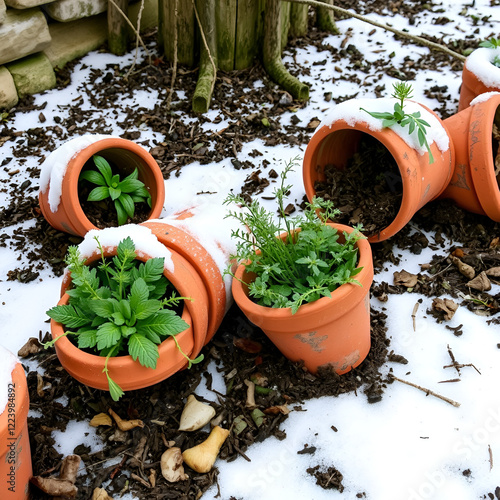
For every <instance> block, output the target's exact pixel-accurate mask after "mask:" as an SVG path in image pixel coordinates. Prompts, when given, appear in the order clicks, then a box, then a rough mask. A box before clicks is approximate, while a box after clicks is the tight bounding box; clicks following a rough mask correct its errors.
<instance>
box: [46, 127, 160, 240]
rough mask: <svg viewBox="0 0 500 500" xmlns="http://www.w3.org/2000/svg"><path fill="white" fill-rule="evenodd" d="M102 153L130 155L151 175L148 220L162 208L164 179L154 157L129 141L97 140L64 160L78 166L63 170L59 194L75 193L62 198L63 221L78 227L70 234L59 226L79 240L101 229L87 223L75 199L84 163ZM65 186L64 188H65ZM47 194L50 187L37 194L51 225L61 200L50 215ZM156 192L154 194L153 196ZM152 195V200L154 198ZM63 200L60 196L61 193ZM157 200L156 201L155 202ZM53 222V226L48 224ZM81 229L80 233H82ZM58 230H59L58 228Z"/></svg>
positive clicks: (63, 224)
mask: <svg viewBox="0 0 500 500" xmlns="http://www.w3.org/2000/svg"><path fill="white" fill-rule="evenodd" d="M105 150H123V151H125V152H128V153H129V154H131V155H133V156H135V157H136V158H137V161H138V163H142V164H143V165H144V166H145V170H146V171H149V172H150V175H151V176H152V178H153V179H154V182H153V183H148V184H146V187H149V188H150V189H148V191H150V192H151V195H152V207H151V211H150V212H149V215H148V219H147V220H149V219H154V218H156V217H159V216H160V214H161V212H162V210H163V204H164V200H165V181H164V178H163V174H162V172H161V169H160V167H159V166H158V163H157V162H156V160H155V159H154V158H153V156H152V155H151V154H150V153H149V152H148V151H147V150H146V149H145V148H143V147H142V146H140V145H139V144H136V143H135V142H133V141H130V140H128V139H123V138H121V137H115V136H109V137H104V138H98V139H96V140H95V142H93V143H91V144H89V145H88V146H86V147H85V148H83V149H81V150H79V151H77V152H76V153H75V154H74V155H73V156H72V157H71V158H68V159H67V163H68V164H69V163H70V162H75V161H76V162H77V166H76V167H75V168H71V169H66V172H65V174H64V177H63V186H62V190H63V192H64V190H66V189H68V190H69V191H70V192H74V193H76V196H74V197H73V196H67V197H66V198H65V202H64V203H65V204H66V205H67V206H66V211H67V214H66V217H69V218H70V219H73V218H74V219H75V220H76V221H77V222H78V224H77V226H78V227H77V229H76V230H73V229H72V228H70V227H67V222H66V221H64V223H60V224H61V225H62V228H63V229H62V230H64V231H66V232H69V233H71V234H77V235H79V236H84V234H85V232H88V231H90V230H92V229H100V228H98V227H96V226H95V225H94V224H92V222H90V220H89V219H88V218H87V215H86V214H85V212H84V211H83V210H82V207H81V206H80V201H79V197H78V178H79V176H80V172H81V171H82V169H83V167H84V166H85V163H86V162H87V161H88V160H89V159H90V158H91V157H92V156H93V155H94V154H99V153H102V152H103V151H105ZM65 183H66V186H65V185H64V184H65ZM153 185H154V186H155V189H151V187H152V186H153ZM49 190H50V183H49V184H48V186H47V189H46V191H45V192H44V193H42V191H40V192H39V195H38V198H39V203H40V206H41V208H43V210H42V212H47V216H46V218H47V220H48V221H49V223H50V224H51V225H52V222H54V221H53V220H52V219H54V220H57V218H56V217H55V215H56V214H57V213H58V212H59V210H60V209H61V205H62V204H63V201H62V199H61V200H60V201H59V207H58V210H57V211H56V212H52V210H51V208H50V206H49V203H48V200H47V197H48V193H49ZM155 191H156V194H155ZM154 194H155V197H154V196H153V195H154ZM61 198H62V193H61ZM155 198H156V199H155ZM51 221H52V222H51ZM82 228H83V230H82ZM59 229H61V228H59Z"/></svg>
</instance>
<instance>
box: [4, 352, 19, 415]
mask: <svg viewBox="0 0 500 500" xmlns="http://www.w3.org/2000/svg"><path fill="white" fill-rule="evenodd" d="M17 363H19V360H18V359H17V357H16V356H14V354H12V353H11V352H10V351H9V350H7V349H5V347H3V346H1V345H0V415H1V414H2V413H3V412H4V411H5V408H6V407H7V403H8V398H9V391H8V389H9V384H11V383H12V371H13V370H14V368H15V367H16V365H17Z"/></svg>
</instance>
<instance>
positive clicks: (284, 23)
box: [280, 1, 290, 50]
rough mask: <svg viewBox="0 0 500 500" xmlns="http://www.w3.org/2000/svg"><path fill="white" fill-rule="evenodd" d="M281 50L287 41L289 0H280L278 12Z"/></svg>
mask: <svg viewBox="0 0 500 500" xmlns="http://www.w3.org/2000/svg"><path fill="white" fill-rule="evenodd" d="M280 21H281V24H280V31H281V50H283V49H284V48H285V47H286V44H287V43H288V29H289V28H290V2H283V1H282V2H281V12H280Z"/></svg>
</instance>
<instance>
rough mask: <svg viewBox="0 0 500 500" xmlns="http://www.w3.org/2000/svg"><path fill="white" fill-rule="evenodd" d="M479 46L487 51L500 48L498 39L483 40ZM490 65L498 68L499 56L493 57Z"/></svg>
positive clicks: (499, 39) (499, 65)
mask: <svg viewBox="0 0 500 500" xmlns="http://www.w3.org/2000/svg"><path fill="white" fill-rule="evenodd" d="M479 46H480V47H485V48H487V49H498V48H499V47H500V38H490V39H489V40H484V41H483V42H481V43H480V44H479ZM492 64H493V65H494V66H496V67H497V68H500V56H495V57H494V58H493V61H492Z"/></svg>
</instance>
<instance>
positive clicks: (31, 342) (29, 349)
mask: <svg viewBox="0 0 500 500" xmlns="http://www.w3.org/2000/svg"><path fill="white" fill-rule="evenodd" d="M42 349H43V347H42V346H41V345H40V342H39V341H38V339H37V338H36V337H30V338H29V339H28V341H27V342H26V344H24V345H23V346H22V347H21V349H19V351H17V355H18V356H19V357H20V358H27V357H28V356H29V355H30V354H37V353H39V352H40V351H41V350H42Z"/></svg>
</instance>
